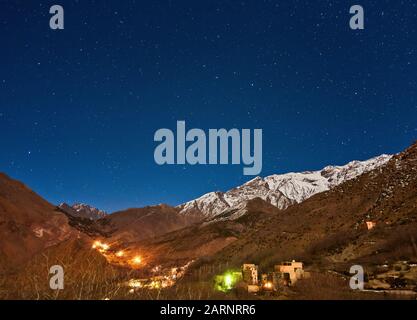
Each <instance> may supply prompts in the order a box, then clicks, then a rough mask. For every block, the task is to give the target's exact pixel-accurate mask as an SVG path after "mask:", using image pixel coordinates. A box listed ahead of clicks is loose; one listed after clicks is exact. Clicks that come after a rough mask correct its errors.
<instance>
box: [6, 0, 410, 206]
mask: <svg viewBox="0 0 417 320" xmlns="http://www.w3.org/2000/svg"><path fill="white" fill-rule="evenodd" d="M356 3H359V4H361V5H363V6H364V8H365V18H366V22H365V24H366V25H365V30H363V31H352V30H350V29H349V18H350V15H349V7H350V5H353V4H356ZM53 4H61V5H63V7H64V9H65V30H64V31H52V30H50V29H49V17H50V15H49V7H50V6H51V5H53ZM416 26H417V4H416V1H415V0H409V1H406V0H404V1H392V0H390V1H382V0H378V1H364V0H359V1H354V2H352V3H350V2H349V1H322V0H320V1H306V0H302V1H301V0H300V1H278V0H276V1H260V0H256V1H224V0H223V1H213V0H212V1H204V0H201V1H195V0H193V1H139V0H137V1H133V0H123V1H110V0H100V1H91V0H90V1H88V0H85V1H84V0H83V1H64V0H54V1H41V2H39V1H34V0H33V1H32V0H31V1H23V0H22V1H12V0H9V1H7V0H2V1H1V2H0V40H1V46H0V133H1V135H0V150H1V152H0V171H4V172H6V173H7V174H9V175H11V176H12V177H14V178H16V179H19V180H22V181H23V182H25V183H26V184H27V185H29V186H30V187H31V188H32V189H34V190H35V191H36V192H38V193H40V194H41V195H42V196H44V197H45V198H46V199H48V200H49V201H51V202H52V203H59V202H63V201H65V202H69V203H72V202H86V203H89V204H92V205H94V206H97V207H99V208H102V209H106V210H108V211H114V210H117V209H122V208H126V207H137V206H144V205H150V204H158V203H169V204H172V205H176V204H179V203H181V202H184V201H187V200H190V199H192V198H195V197H197V196H200V195H201V194H203V193H206V192H209V191H213V190H227V189H229V188H231V187H233V186H236V185H239V184H241V183H243V182H245V181H247V180H249V179H250V177H245V176H243V172H242V166H196V167H192V166H162V167H160V166H158V165H156V164H155V162H154V159H153V151H154V148H155V146H156V143H154V142H153V134H154V132H155V131H156V130H157V129H159V128H163V127H168V128H175V124H176V121H177V120H186V122H187V126H188V127H189V128H191V127H198V128H203V129H208V128H222V127H224V128H229V129H230V128H252V129H253V128H262V129H263V130H264V137H263V138H264V143H263V148H264V161H263V172H262V176H266V175H269V174H273V173H284V172H288V171H301V170H309V169H319V168H321V167H323V166H325V165H327V164H344V163H346V162H348V161H350V160H353V159H359V160H361V159H367V158H369V157H372V156H375V155H378V154H381V153H394V152H399V151H401V150H402V149H404V148H405V147H407V146H408V145H410V144H411V143H412V142H413V141H414V140H415V139H416V137H417V30H416V29H417V28H416Z"/></svg>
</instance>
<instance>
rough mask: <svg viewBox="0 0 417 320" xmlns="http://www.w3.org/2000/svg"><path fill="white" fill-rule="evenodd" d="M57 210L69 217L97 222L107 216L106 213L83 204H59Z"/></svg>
mask: <svg viewBox="0 0 417 320" xmlns="http://www.w3.org/2000/svg"><path fill="white" fill-rule="evenodd" d="M59 208H60V209H61V210H62V211H64V212H65V213H67V214H69V215H71V216H74V217H80V218H85V219H90V220H98V219H101V218H105V217H106V216H107V213H106V212H105V211H103V210H99V209H97V208H94V207H92V206H89V205H87V204H83V203H76V204H74V205H72V206H70V205H68V204H66V203H61V204H60V205H59Z"/></svg>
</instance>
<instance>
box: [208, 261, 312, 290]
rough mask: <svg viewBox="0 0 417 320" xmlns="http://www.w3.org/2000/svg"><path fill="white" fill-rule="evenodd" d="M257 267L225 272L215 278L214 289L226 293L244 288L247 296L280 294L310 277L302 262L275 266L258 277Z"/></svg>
mask: <svg viewBox="0 0 417 320" xmlns="http://www.w3.org/2000/svg"><path fill="white" fill-rule="evenodd" d="M258 269H259V268H258V266H257V265H255V264H251V263H245V264H243V266H242V269H241V271H240V272H239V271H233V272H226V273H225V274H223V275H218V276H216V277H215V280H214V281H215V289H216V290H218V291H223V292H228V291H230V290H232V289H234V288H237V287H240V288H244V290H245V291H247V293H249V294H265V293H274V292H281V291H282V290H283V289H284V288H285V287H290V286H293V285H294V284H295V283H296V282H297V281H299V280H301V279H306V278H309V277H310V273H309V272H306V271H305V270H304V266H303V263H302V262H298V261H295V260H293V261H291V262H283V263H281V264H279V265H275V266H274V269H273V271H271V272H268V273H262V274H260V275H259V270H258Z"/></svg>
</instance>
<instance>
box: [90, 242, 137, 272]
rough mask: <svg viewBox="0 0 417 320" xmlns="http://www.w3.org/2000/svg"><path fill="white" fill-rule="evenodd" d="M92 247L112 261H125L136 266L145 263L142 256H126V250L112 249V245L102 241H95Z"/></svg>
mask: <svg viewBox="0 0 417 320" xmlns="http://www.w3.org/2000/svg"><path fill="white" fill-rule="evenodd" d="M92 248H93V249H96V250H98V251H99V252H100V253H101V254H102V255H103V256H104V257H105V258H106V259H107V260H108V261H109V262H110V263H112V262H117V263H125V264H128V265H130V266H131V267H134V268H136V267H138V266H139V265H141V264H143V259H142V257H141V256H139V255H137V256H134V257H133V258H131V257H126V252H125V251H124V250H119V251H117V252H115V251H111V250H110V245H108V244H107V243H103V242H101V241H94V243H93V245H92Z"/></svg>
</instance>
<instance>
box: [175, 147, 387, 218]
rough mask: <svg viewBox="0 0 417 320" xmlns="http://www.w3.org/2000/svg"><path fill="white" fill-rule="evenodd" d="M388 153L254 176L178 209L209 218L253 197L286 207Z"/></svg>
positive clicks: (355, 173)
mask: <svg viewBox="0 0 417 320" xmlns="http://www.w3.org/2000/svg"><path fill="white" fill-rule="evenodd" d="M391 157H392V156H391V155H386V154H383V155H381V156H378V157H375V158H372V159H369V160H366V161H352V162H349V163H348V164H346V165H344V166H327V167H325V168H323V169H322V170H318V171H305V172H299V173H294V172H291V173H286V174H279V175H271V176H268V177H265V178H261V177H256V178H255V179H252V180H251V181H249V182H247V183H245V184H243V185H241V186H239V187H237V188H234V189H232V190H229V191H227V192H210V193H207V194H205V195H203V196H202V197H200V198H198V199H195V200H192V201H189V202H187V203H184V204H182V205H180V206H179V209H180V210H181V211H180V213H181V214H184V215H196V216H200V217H201V218H203V219H213V218H215V217H216V216H218V215H219V214H221V213H222V212H224V211H226V210H230V209H235V208H236V209H237V208H239V207H240V206H241V205H242V203H244V202H245V201H247V200H251V199H254V198H261V199H263V200H265V201H266V202H268V203H270V204H272V205H274V206H276V207H278V208H279V209H286V208H287V207H289V206H290V205H292V204H295V203H300V202H302V201H304V200H306V199H308V198H310V197H311V196H313V195H315V194H317V193H320V192H323V191H327V190H330V189H331V188H333V187H335V186H337V185H339V184H341V183H343V182H345V181H347V180H351V179H354V178H356V177H358V176H360V175H361V174H363V173H365V172H368V171H371V170H373V169H376V168H378V167H381V166H383V165H385V164H386V163H387V162H388V161H389V160H390V159H391Z"/></svg>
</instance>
